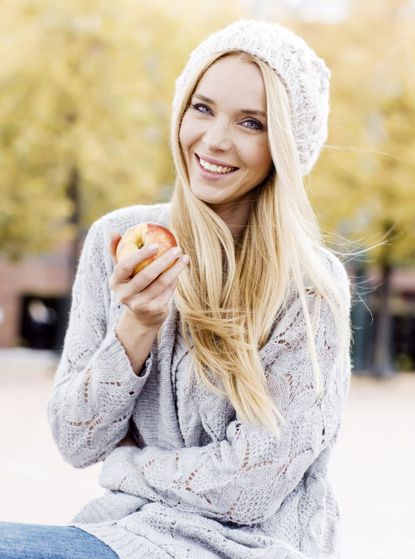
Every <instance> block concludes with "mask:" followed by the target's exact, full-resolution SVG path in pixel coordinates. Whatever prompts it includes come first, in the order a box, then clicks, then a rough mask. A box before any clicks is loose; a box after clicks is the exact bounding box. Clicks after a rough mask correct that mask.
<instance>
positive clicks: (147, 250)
mask: <svg viewBox="0 0 415 559" xmlns="http://www.w3.org/2000/svg"><path fill="white" fill-rule="evenodd" d="M157 250H158V246H157V245H148V246H144V247H143V248H137V250H135V251H134V252H132V253H131V254H129V255H128V256H125V257H124V258H121V260H120V261H119V262H118V263H117V264H116V266H115V269H114V279H115V281H116V282H125V281H129V280H130V279H131V277H132V276H133V275H134V271H135V269H136V267H137V265H138V264H141V263H142V262H144V261H145V260H148V259H153V258H155V254H154V253H155V252H156V251H157Z"/></svg>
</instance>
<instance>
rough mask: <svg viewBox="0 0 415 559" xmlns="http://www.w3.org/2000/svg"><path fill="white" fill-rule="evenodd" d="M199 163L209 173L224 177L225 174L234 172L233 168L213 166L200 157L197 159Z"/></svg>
mask: <svg viewBox="0 0 415 559" xmlns="http://www.w3.org/2000/svg"><path fill="white" fill-rule="evenodd" d="M199 163H200V164H201V166H202V167H203V168H204V169H206V170H207V171H210V172H211V173H219V174H221V175H224V174H225V173H230V172H231V171H233V170H234V167H222V166H221V165H213V164H212V163H208V162H207V161H205V160H204V159H202V158H200V157H199Z"/></svg>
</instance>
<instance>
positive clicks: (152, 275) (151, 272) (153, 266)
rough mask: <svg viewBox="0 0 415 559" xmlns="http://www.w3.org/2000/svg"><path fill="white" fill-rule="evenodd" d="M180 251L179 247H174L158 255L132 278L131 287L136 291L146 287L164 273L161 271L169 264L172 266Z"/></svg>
mask: <svg viewBox="0 0 415 559" xmlns="http://www.w3.org/2000/svg"><path fill="white" fill-rule="evenodd" d="M181 253H182V250H181V248H179V247H174V248H172V249H170V250H168V251H167V252H165V253H164V254H162V255H160V256H159V257H158V258H156V259H155V260H154V261H153V262H151V263H150V264H149V265H148V266H146V267H145V268H144V269H143V270H141V271H140V272H139V273H138V274H137V275H136V276H135V277H134V278H133V280H132V285H131V287H132V288H133V289H136V290H138V291H142V290H144V289H146V288H147V287H148V286H149V285H150V284H151V283H153V281H155V280H156V279H157V278H158V277H159V276H160V275H164V274H163V272H165V271H166V270H167V269H168V268H170V266H173V264H174V263H175V262H176V261H177V260H178V259H179V258H180V255H181ZM162 283H164V287H165V286H166V285H165V282H164V280H163V282H162Z"/></svg>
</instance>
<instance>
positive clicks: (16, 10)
mask: <svg viewBox="0 0 415 559" xmlns="http://www.w3.org/2000/svg"><path fill="white" fill-rule="evenodd" d="M240 17H250V18H256V19H270V20H273V21H277V22H280V23H282V24H285V25H287V26H288V27H290V28H292V29H293V30H294V31H297V32H298V33H299V34H300V35H301V36H303V37H304V38H305V39H306V41H307V42H308V43H309V44H310V46H312V47H313V48H314V49H315V50H316V51H317V53H318V54H319V55H320V56H322V57H323V58H324V59H325V60H326V62H327V64H328V66H329V67H330V69H331V71H332V81H331V112H330V122H329V130H330V133H329V138H328V141H327V145H326V146H325V148H324V149H323V152H322V155H321V157H320V159H319V161H318V163H317V165H316V167H315V169H314V170H313V172H312V174H311V175H310V176H308V177H307V178H306V188H307V191H308V193H309V196H310V199H311V201H312V203H313V206H314V208H315V210H316V213H317V215H318V218H319V220H320V223H321V226H322V229H323V232H324V236H325V238H326V241H327V244H328V245H329V246H330V247H331V248H332V249H333V250H335V251H337V252H338V253H340V254H341V255H343V256H342V258H343V261H344V262H345V264H346V267H347V270H348V273H349V276H350V279H351V281H352V285H353V293H354V295H353V309H352V322H353V336H354V340H353V345H352V363H353V377H352V382H351V389H350V394H349V398H348V402H347V404H346V409H345V415H344V425H343V429H342V435H341V437H340V440H339V443H338V445H337V448H336V453H335V455H334V459H333V467H332V470H333V471H332V476H333V483H334V484H335V486H336V489H337V492H338V495H339V499H340V505H341V511H342V515H343V523H344V540H345V541H344V545H345V558H346V559H375V558H376V559H406V558H407V557H408V558H409V557H411V558H413V557H415V536H414V530H413V520H414V514H413V510H412V507H411V505H412V503H413V502H414V501H415V437H414V430H415V374H414V371H415V194H414V182H415V69H414V53H415V1H414V0H366V1H365V2H359V1H358V0H327V1H324V0H239V1H237V0H227V1H226V2H223V0H222V1H218V0H206V1H203V0H199V1H190V0H170V1H167V0H152V1H151V2H148V1H139V0H120V1H119V2H113V1H110V0H88V1H83V0H72V1H71V3H68V2H64V1H61V0H2V2H1V3H0V60H1V65H0V421H1V427H0V448H1V454H0V495H1V498H0V520H9V521H11V520H15V521H22V522H43V523H65V522H68V521H69V520H70V519H71V517H72V516H73V515H74V514H75V513H76V511H77V510H78V509H79V508H80V507H81V506H82V504H83V503H84V502H85V501H86V500H87V499H88V498H90V497H91V498H92V497H94V496H96V495H99V494H101V491H100V489H99V487H98V485H97V475H98V471H99V467H98V468H97V467H95V466H94V467H91V468H88V469H87V470H84V471H77V470H73V469H72V468H71V467H70V466H68V465H66V464H64V463H63V460H62V459H61V458H60V456H59V455H58V453H57V451H56V449H55V447H54V443H53V441H52V440H51V436H50V434H49V431H48V426H47V422H46V402H47V397H48V395H49V392H50V389H51V383H52V379H53V374H54V371H55V368H56V362H57V360H58V358H59V353H60V351H61V348H62V343H63V338H64V334H65V329H66V324H67V318H68V311H69V305H70V292H71V285H72V282H73V279H74V274H75V270H76V264H77V260H78V256H79V252H80V249H81V246H82V242H83V239H84V236H85V234H86V231H87V230H88V228H89V226H90V225H91V223H92V222H93V220H94V219H96V218H98V217H99V216H101V215H102V214H104V213H106V212H108V211H110V210H113V209H115V208H118V207H121V206H126V205H130V204H135V203H140V204H143V203H144V204H147V203H148V204H151V203H155V202H161V201H167V200H169V198H170V196H171V192H172V184H173V179H174V170H173V164H172V159H171V155H170V152H169V146H168V137H169V118H170V107H171V101H172V96H173V91H174V81H175V78H176V77H177V76H178V74H179V73H180V71H181V69H182V68H183V66H184V64H185V62H186V60H187V57H188V55H189V53H190V51H191V50H192V49H193V48H194V46H196V44H197V43H198V42H199V41H200V40H201V39H202V38H204V37H205V36H206V35H207V34H208V33H209V32H212V31H214V30H216V29H218V28H220V27H222V26H224V25H225V24H227V23H229V22H231V21H233V20H235V19H237V18H240ZM357 250H361V251H364V252H362V253H361V254H360V256H359V257H356V256H354V255H353V254H350V253H352V252H355V251H357Z"/></svg>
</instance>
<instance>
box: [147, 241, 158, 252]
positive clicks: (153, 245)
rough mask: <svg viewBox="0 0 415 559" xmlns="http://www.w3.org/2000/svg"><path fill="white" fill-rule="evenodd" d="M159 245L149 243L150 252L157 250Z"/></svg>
mask: <svg viewBox="0 0 415 559" xmlns="http://www.w3.org/2000/svg"><path fill="white" fill-rule="evenodd" d="M158 247H159V245H157V244H155V243H152V244H151V245H148V250H149V251H150V252H156V250H157V249H158Z"/></svg>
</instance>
